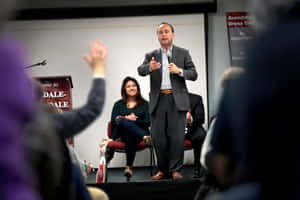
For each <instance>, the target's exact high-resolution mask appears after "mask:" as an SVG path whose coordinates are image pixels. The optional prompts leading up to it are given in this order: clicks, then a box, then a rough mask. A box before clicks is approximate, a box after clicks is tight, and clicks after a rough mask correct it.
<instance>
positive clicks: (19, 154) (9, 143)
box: [0, 39, 39, 200]
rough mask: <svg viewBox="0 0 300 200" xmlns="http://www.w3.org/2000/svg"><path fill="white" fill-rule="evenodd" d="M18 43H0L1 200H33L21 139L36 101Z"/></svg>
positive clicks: (5, 40) (34, 199)
mask: <svg viewBox="0 0 300 200" xmlns="http://www.w3.org/2000/svg"><path fill="white" fill-rule="evenodd" d="M24 66H25V62H24V59H23V54H22V51H21V50H20V48H19V46H18V45H17V43H16V42H15V41H13V40H9V39H0V69H1V70H0V72H1V73H0V76H1V78H0V91H1V95H0V199H3V200H20V199H23V200H36V199H39V196H38V195H37V193H36V192H35V191H34V190H33V189H32V187H31V186H30V182H31V180H30V178H32V176H31V175H30V173H29V168H28V167H27V164H26V163H25V159H24V157H25V156H24V150H23V146H22V145H21V137H22V134H23V132H24V131H23V129H24V126H25V124H26V123H27V122H28V121H29V120H30V119H31V117H32V115H33V113H34V105H35V103H36V98H35V97H34V93H33V88H32V85H31V81H30V80H29V78H28V76H27V75H26V73H25V71H24Z"/></svg>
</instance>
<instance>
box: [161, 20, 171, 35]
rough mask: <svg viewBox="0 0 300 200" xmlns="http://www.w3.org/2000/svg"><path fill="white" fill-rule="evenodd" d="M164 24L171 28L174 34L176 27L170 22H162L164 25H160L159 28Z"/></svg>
mask: <svg viewBox="0 0 300 200" xmlns="http://www.w3.org/2000/svg"><path fill="white" fill-rule="evenodd" d="M163 24H166V25H168V26H170V28H171V30H172V32H173V33H174V27H173V25H172V24H169V23H168V22H162V23H160V24H159V26H158V27H160V26H161V25H163Z"/></svg>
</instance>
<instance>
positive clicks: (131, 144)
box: [117, 118, 149, 166]
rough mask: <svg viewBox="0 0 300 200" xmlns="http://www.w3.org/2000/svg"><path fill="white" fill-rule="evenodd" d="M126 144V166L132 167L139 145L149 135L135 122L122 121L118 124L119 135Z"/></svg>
mask: <svg viewBox="0 0 300 200" xmlns="http://www.w3.org/2000/svg"><path fill="white" fill-rule="evenodd" d="M117 134H118V135H119V136H120V137H121V138H122V140H123V141H124V142H125V151H126V165H127V166H132V164H133V161H134V158H135V154H136V146H137V144H138V143H139V142H140V141H142V140H143V137H144V136H146V135H149V133H148V132H147V131H146V130H144V129H142V128H140V127H139V126H137V125H136V123H135V122H134V121H131V120H128V119H124V118H122V119H120V122H119V124H118V133H117Z"/></svg>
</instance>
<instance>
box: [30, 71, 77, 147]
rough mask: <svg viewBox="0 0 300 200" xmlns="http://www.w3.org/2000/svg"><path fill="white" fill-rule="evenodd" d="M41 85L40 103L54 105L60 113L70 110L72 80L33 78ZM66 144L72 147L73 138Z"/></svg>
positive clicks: (58, 77)
mask: <svg viewBox="0 0 300 200" xmlns="http://www.w3.org/2000/svg"><path fill="white" fill-rule="evenodd" d="M34 78H35V79H37V80H38V81H40V82H41V83H42V85H43V88H44V91H43V96H42V101H43V102H46V103H49V104H53V105H55V106H56V107H57V108H58V109H60V110H61V111H62V112H64V111H68V110H71V109H72V95H71V94H72V93H71V92H72V88H73V83H72V78H71V76H47V77H34ZM68 143H69V144H70V145H71V146H73V147H74V140H73V138H69V139H68Z"/></svg>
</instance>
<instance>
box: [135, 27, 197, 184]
mask: <svg viewBox="0 0 300 200" xmlns="http://www.w3.org/2000/svg"><path fill="white" fill-rule="evenodd" d="M157 36H158V40H159V42H160V45H161V48H159V49H156V50H154V51H152V52H150V53H148V54H146V56H145V60H144V62H143V64H142V65H140V66H139V67H138V73H139V75H141V76H146V75H150V84H151V92H150V104H149V113H150V115H151V124H152V126H151V133H152V139H153V145H154V147H155V151H156V155H157V160H158V169H159V172H158V173H157V174H156V175H155V176H153V177H152V180H159V179H162V178H166V177H167V176H168V175H169V174H170V175H172V178H173V179H179V178H182V175H181V174H180V173H179V171H180V169H181V168H182V166H183V155H184V134H183V133H184V128H185V119H186V112H187V111H188V110H189V109H190V102H189V97H188V90H187V87H186V84H185V80H193V81H194V80H196V79H197V72H196V70H195V66H194V63H193V61H192V58H191V56H190V54H189V52H188V50H186V49H183V48H180V47H177V46H175V45H173V39H174V37H175V34H174V28H173V26H172V25H171V24H168V23H165V22H163V23H161V24H160V25H159V27H158V28H157Z"/></svg>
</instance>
